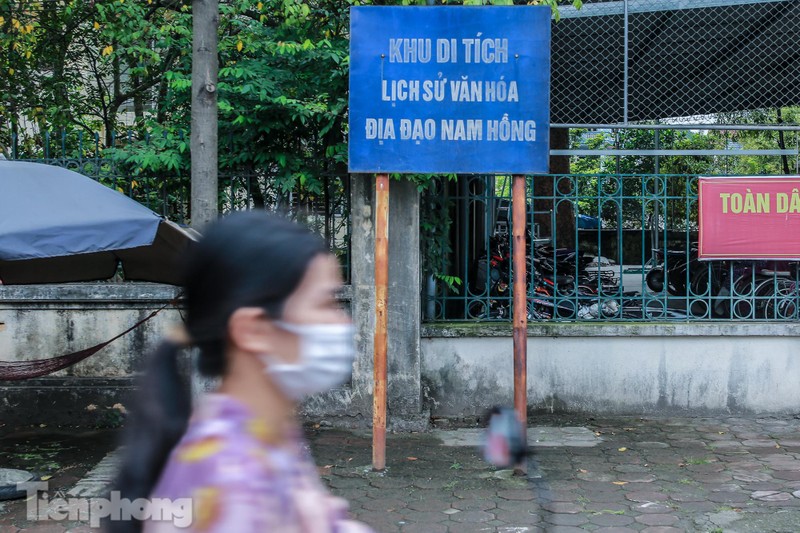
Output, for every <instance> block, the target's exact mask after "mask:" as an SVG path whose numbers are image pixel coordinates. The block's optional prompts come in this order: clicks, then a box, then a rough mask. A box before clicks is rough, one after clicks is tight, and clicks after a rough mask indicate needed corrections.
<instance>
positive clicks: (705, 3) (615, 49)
mask: <svg viewBox="0 0 800 533" xmlns="http://www.w3.org/2000/svg"><path fill="white" fill-rule="evenodd" d="M626 7H627V19H626V16H625V13H626ZM561 17H562V18H561V20H560V21H559V22H554V24H553V43H552V68H553V72H552V86H551V99H552V107H553V109H552V112H551V116H552V121H553V122H554V123H562V124H576V123H578V124H612V123H619V122H623V121H625V119H627V121H631V122H637V121H650V120H664V119H669V118H679V117H690V118H687V120H689V121H690V122H698V120H699V119H698V117H704V116H707V115H711V114H714V113H726V114H728V116H727V117H726V118H727V121H726V122H728V123H734V122H739V121H744V122H747V121H748V116H747V114H746V113H744V112H746V111H750V110H759V109H769V108H773V109H774V108H776V107H786V106H794V105H798V104H800V70H798V69H797V67H796V65H797V61H798V59H800V47H799V46H798V45H797V43H798V42H799V41H800V2H797V1H795V0H731V1H723V0H682V1H680V2H676V1H674V0H628V1H627V2H626V1H602V2H601V1H591V0H590V1H588V2H584V6H583V8H582V9H579V10H576V9H574V8H571V7H569V6H564V7H562V8H561ZM626 20H627V24H626ZM626 37H627V42H626Z"/></svg>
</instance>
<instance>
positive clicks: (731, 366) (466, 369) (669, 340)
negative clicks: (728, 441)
mask: <svg viewBox="0 0 800 533" xmlns="http://www.w3.org/2000/svg"><path fill="white" fill-rule="evenodd" d="M799 336H800V324H774V323H764V324H709V323H702V324H675V325H671V324H663V325H662V324H654V325H646V324H619V325H611V324H607V325H605V324H550V325H541V326H540V325H531V326H530V328H529V339H528V404H529V410H530V411H532V412H535V411H542V410H543V411H547V412H555V411H570V412H579V411H582V412H595V413H599V412H602V413H618V414H641V413H655V412H664V413H669V412H676V413H688V414H701V413H715V412H719V413H745V412H754V413H797V412H800V353H798V347H799V345H798V337H799ZM422 363H423V365H422V380H423V386H424V391H425V395H426V399H427V401H428V402H429V403H430V406H431V413H432V414H433V415H434V416H445V417H447V416H467V415H481V414H483V413H485V411H486V409H488V408H489V407H491V406H493V405H498V404H507V405H511V404H512V391H513V375H512V372H513V368H512V338H511V327H510V325H488V326H487V325H474V324H471V325H465V326H453V325H451V326H447V325H443V326H425V327H424V328H423V339H422Z"/></svg>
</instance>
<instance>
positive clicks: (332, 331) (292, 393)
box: [261, 321, 356, 400]
mask: <svg viewBox="0 0 800 533" xmlns="http://www.w3.org/2000/svg"><path fill="white" fill-rule="evenodd" d="M275 325H277V326H278V327H280V328H281V329H284V330H286V331H289V332H291V333H294V334H296V335H297V336H298V337H300V354H299V357H298V358H297V362H295V363H285V362H283V361H281V360H279V359H278V358H277V357H275V356H273V355H270V354H264V355H262V356H261V360H262V361H263V362H264V364H265V365H266V368H265V372H266V373H267V374H268V375H269V376H270V377H271V378H272V379H273V380H274V381H275V383H277V385H278V386H279V387H280V388H281V390H282V391H283V393H284V394H286V395H287V396H288V397H289V398H291V399H292V400H300V399H302V398H303V397H304V396H308V395H311V394H316V393H318V392H324V391H327V390H329V389H331V388H333V387H335V386H337V385H339V384H341V383H343V382H344V381H346V380H347V378H348V377H350V375H351V373H352V370H353V359H354V358H355V352H356V350H355V344H354V340H353V334H354V333H355V328H354V327H353V325H352V324H289V323H286V322H279V321H276V322H275Z"/></svg>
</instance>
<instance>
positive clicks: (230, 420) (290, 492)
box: [144, 394, 371, 533]
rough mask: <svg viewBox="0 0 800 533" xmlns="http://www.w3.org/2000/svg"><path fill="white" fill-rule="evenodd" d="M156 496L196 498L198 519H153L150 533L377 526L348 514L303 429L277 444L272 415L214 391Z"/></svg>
mask: <svg viewBox="0 0 800 533" xmlns="http://www.w3.org/2000/svg"><path fill="white" fill-rule="evenodd" d="M156 498H167V499H169V500H172V501H176V500H178V499H181V498H191V511H192V519H191V525H189V527H181V526H185V525H186V522H187V521H188V520H184V521H183V523H181V521H180V520H175V519H173V520H163V519H162V520H148V521H145V523H144V532H145V533H168V532H178V531H181V532H186V533H195V532H197V533H200V532H203V533H206V532H208V533H250V532H264V533H268V532H269V533H271V532H275V533H278V532H280V533H370V532H371V530H370V529H369V528H368V527H367V526H365V525H363V524H361V523H359V522H354V521H351V520H348V519H347V507H348V506H347V502H346V501H345V500H343V499H341V498H335V497H333V496H332V495H331V494H330V493H329V492H328V491H327V490H326V489H325V488H324V487H323V485H322V482H321V481H320V479H319V475H318V473H317V469H316V466H315V465H314V463H313V461H312V460H311V457H310V455H309V454H308V452H307V450H306V447H305V446H304V441H303V440H302V438H301V437H300V431H299V429H297V430H296V432H295V435H294V436H293V437H292V438H291V439H290V440H289V441H288V442H284V443H283V444H277V443H276V440H275V439H274V433H272V432H271V431H270V429H269V428H268V427H267V425H266V424H265V423H264V422H262V421H261V420H260V419H258V418H256V417H255V416H254V415H253V414H252V413H251V412H250V411H249V409H248V408H247V407H245V406H244V405H242V404H241V403H240V402H238V401H237V400H235V399H233V398H231V397H230V396H227V395H224V394H209V395H207V396H206V397H205V398H204V399H203V400H202V402H201V404H200V405H199V406H198V408H197V409H196V410H195V412H194V414H193V416H192V418H191V420H190V421H189V426H188V429H187V431H186V434H185V435H184V436H183V438H182V439H181V441H180V442H179V443H178V445H177V446H176V447H175V449H174V450H173V451H172V453H171V455H170V457H169V459H168V461H167V464H166V466H165V468H164V470H163V471H162V474H161V478H160V480H159V481H158V484H157V485H156V487H155V489H154V490H153V494H152V495H151V498H150V501H151V502H155V501H156V500H155V499H156ZM151 505H155V504H151ZM153 514H155V513H153ZM172 516H173V518H174V517H175V516H176V515H175V514H173V515H172ZM161 518H168V517H167V516H163V515H162V516H161Z"/></svg>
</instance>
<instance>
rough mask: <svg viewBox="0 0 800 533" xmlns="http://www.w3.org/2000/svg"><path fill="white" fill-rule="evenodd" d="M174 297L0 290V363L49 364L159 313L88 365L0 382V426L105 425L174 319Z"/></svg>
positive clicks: (169, 291)
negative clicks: (154, 312)
mask: <svg viewBox="0 0 800 533" xmlns="http://www.w3.org/2000/svg"><path fill="white" fill-rule="evenodd" d="M176 296H177V289H176V288H175V287H172V286H169V285H157V284H148V283H136V284H115V283H81V284H67V285H30V286H24V285H17V286H0V323H1V324H2V326H0V360H2V361H30V360H35V359H49V358H52V357H58V356H60V355H65V354H68V353H72V352H76V351H79V350H83V349H85V348H90V347H92V346H95V345H97V344H99V343H101V342H105V341H107V340H109V339H111V338H113V337H115V336H116V335H118V334H119V333H121V332H123V331H125V330H126V329H128V328H129V327H131V326H133V325H134V324H135V323H137V322H138V321H139V320H142V319H143V318H145V317H146V316H147V315H149V314H150V313H152V312H153V311H155V310H158V309H160V308H162V307H164V306H167V308H166V309H164V310H163V311H161V312H159V314H158V315H156V316H155V317H153V318H152V319H150V320H148V321H147V322H145V323H144V324H142V325H141V326H139V327H138V328H137V329H135V330H134V331H132V332H130V333H128V334H127V335H125V336H124V337H122V338H120V339H117V340H116V341H114V342H113V343H111V344H110V345H109V346H106V347H105V348H103V349H102V350H100V351H99V352H98V353H96V354H94V355H92V356H91V357H89V358H88V359H86V360H84V361H82V362H80V363H78V364H76V365H73V366H71V367H68V368H66V369H64V370H61V371H59V372H56V373H54V374H52V375H50V376H48V377H42V378H37V379H33V380H25V381H0V424H7V425H9V426H12V425H18V424H31V423H36V424H39V423H44V424H64V425H107V424H108V423H111V422H114V421H116V420H118V419H119V418H120V417H119V412H118V411H119V408H116V409H115V408H114V407H113V406H114V405H116V404H122V405H123V406H124V405H125V403H126V402H127V401H128V397H129V394H130V392H131V390H132V376H133V373H134V372H135V371H136V370H137V369H138V367H139V365H140V363H141V360H142V358H143V357H144V356H145V354H146V353H147V352H148V351H149V350H150V349H151V348H152V347H153V346H154V345H155V344H156V343H157V342H158V340H159V339H160V338H161V337H162V336H163V335H164V334H165V333H166V332H167V331H168V330H169V329H170V328H171V327H173V325H174V324H176V323H179V321H180V313H179V311H178V309H177V308H176V307H175V306H174V305H173V304H170V302H171V301H172V300H173V299H174V298H175V297H176Z"/></svg>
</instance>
